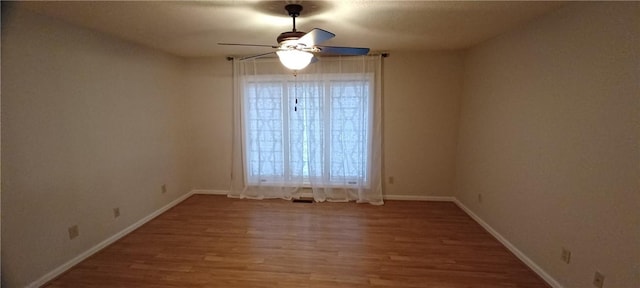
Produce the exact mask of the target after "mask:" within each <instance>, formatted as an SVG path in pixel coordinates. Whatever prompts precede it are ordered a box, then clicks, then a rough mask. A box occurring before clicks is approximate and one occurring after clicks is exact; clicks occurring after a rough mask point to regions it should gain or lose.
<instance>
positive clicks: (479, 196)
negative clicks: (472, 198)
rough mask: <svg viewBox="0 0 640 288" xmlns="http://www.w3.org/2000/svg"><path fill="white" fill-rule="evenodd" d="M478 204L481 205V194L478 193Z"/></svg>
mask: <svg viewBox="0 0 640 288" xmlns="http://www.w3.org/2000/svg"><path fill="white" fill-rule="evenodd" d="M478 203H482V194H480V193H478Z"/></svg>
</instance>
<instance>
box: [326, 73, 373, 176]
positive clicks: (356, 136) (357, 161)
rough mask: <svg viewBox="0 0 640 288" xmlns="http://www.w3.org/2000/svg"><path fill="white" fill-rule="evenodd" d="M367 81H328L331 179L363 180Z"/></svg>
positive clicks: (367, 95)
mask: <svg viewBox="0 0 640 288" xmlns="http://www.w3.org/2000/svg"><path fill="white" fill-rule="evenodd" d="M368 107H369V85H368V83H367V82H366V81H331V156H330V158H331V160H330V163H331V164H330V167H331V168H330V179H331V181H332V182H333V181H337V182H340V181H349V180H355V179H362V180H364V178H365V176H366V175H365V174H366V168H365V167H366V156H367V154H368V153H367V145H366V142H367V139H368V137H367V129H368V123H369V120H368V119H369V113H368Z"/></svg>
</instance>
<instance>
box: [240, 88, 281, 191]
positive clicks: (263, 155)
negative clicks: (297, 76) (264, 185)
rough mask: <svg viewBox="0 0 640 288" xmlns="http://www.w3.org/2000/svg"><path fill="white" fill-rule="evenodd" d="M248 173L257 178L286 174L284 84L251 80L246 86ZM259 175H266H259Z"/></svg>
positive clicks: (256, 179) (262, 178) (261, 179)
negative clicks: (283, 140) (283, 112)
mask: <svg viewBox="0 0 640 288" xmlns="http://www.w3.org/2000/svg"><path fill="white" fill-rule="evenodd" d="M245 95H246V98H245V99H246V101H247V102H246V106H245V107H246V114H245V115H246V117H247V118H246V120H247V134H248V135H247V158H248V170H249V171H247V172H248V176H249V177H250V179H252V178H253V179H254V181H258V180H260V181H263V180H264V179H265V177H266V178H270V177H278V176H280V177H282V176H283V175H284V164H285V163H284V156H283V143H282V136H283V135H282V133H283V131H282V123H283V121H282V84H281V83H279V82H260V83H255V82H252V83H249V84H248V85H247V86H246V87H245ZM257 176H263V177H260V178H255V177H257Z"/></svg>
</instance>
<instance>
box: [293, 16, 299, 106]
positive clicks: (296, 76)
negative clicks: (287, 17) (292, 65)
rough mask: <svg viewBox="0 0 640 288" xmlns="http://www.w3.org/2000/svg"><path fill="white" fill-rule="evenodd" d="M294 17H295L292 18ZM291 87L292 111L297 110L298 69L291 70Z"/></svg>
mask: <svg viewBox="0 0 640 288" xmlns="http://www.w3.org/2000/svg"><path fill="white" fill-rule="evenodd" d="M293 19H295V18H293ZM293 89H294V91H295V96H294V97H295V99H296V102H295V105H293V112H298V71H296V70H293Z"/></svg>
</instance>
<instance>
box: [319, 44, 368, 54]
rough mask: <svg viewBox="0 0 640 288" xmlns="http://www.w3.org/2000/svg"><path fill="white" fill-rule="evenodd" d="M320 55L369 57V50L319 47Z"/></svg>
mask: <svg viewBox="0 0 640 288" xmlns="http://www.w3.org/2000/svg"><path fill="white" fill-rule="evenodd" d="M318 48H320V53H322V54H333V55H367V54H368V53H369V48H359V47H336V46H318Z"/></svg>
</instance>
